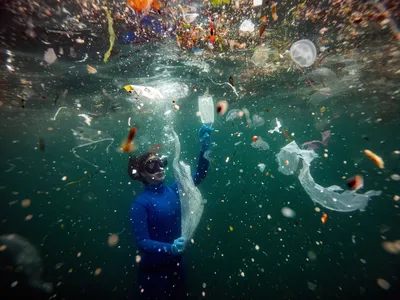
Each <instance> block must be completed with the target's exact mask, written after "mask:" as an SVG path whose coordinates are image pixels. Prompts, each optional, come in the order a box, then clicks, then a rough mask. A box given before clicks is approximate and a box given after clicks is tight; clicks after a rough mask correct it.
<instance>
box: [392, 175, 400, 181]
mask: <svg viewBox="0 0 400 300" xmlns="http://www.w3.org/2000/svg"><path fill="white" fill-rule="evenodd" d="M390 178H392V180H394V181H399V180H400V175H399V174H392V175H390Z"/></svg>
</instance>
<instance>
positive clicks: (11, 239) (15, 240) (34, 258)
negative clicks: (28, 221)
mask: <svg viewBox="0 0 400 300" xmlns="http://www.w3.org/2000/svg"><path fill="white" fill-rule="evenodd" d="M0 248H1V249H2V250H1V251H0V262H2V263H1V265H0V267H5V266H6V265H7V266H8V265H11V266H12V267H13V269H15V270H19V272H20V273H23V274H24V275H25V276H26V278H27V280H28V283H29V285H30V286H31V287H33V288H38V289H41V290H43V291H44V292H46V293H51V292H52V291H53V285H52V284H51V283H48V282H43V281H42V279H41V275H42V272H43V265H42V259H41V258H40V256H39V253H38V251H37V250H36V248H35V247H34V246H33V245H32V244H31V243H30V242H29V241H28V240H27V239H25V238H24V237H22V236H19V235H17V234H7V235H1V236H0ZM10 260H11V261H10ZM3 261H4V263H6V265H4V266H3Z"/></svg>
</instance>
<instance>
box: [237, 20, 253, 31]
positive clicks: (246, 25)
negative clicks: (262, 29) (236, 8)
mask: <svg viewBox="0 0 400 300" xmlns="http://www.w3.org/2000/svg"><path fill="white" fill-rule="evenodd" d="M254 29H255V26H254V24H253V22H251V21H250V20H244V21H243V22H242V24H240V27H239V30H240V31H242V32H250V33H251V32H253V31H254Z"/></svg>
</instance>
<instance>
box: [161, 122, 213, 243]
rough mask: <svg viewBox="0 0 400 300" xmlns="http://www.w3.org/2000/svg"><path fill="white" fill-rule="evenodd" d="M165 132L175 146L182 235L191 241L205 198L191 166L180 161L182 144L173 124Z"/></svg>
mask: <svg viewBox="0 0 400 300" xmlns="http://www.w3.org/2000/svg"><path fill="white" fill-rule="evenodd" d="M165 133H166V136H167V138H168V139H169V141H170V142H172V143H173V145H174V148H175V156H174V159H173V162H172V167H173V169H174V176H175V178H176V180H177V182H178V189H179V197H180V202H181V214H182V225H181V227H182V236H183V237H184V238H186V241H190V239H191V238H192V237H193V235H194V232H195V231H196V228H197V226H198V225H199V222H200V219H201V216H202V214H203V210H204V203H205V202H204V200H203V197H202V196H201V193H200V191H199V189H198V188H197V187H196V186H195V184H194V182H193V177H192V174H191V170H190V166H188V165H186V164H185V163H183V162H182V161H179V158H180V153H181V144H180V141H179V137H178V135H177V134H176V132H175V131H174V130H173V128H172V127H171V126H167V127H166V128H165Z"/></svg>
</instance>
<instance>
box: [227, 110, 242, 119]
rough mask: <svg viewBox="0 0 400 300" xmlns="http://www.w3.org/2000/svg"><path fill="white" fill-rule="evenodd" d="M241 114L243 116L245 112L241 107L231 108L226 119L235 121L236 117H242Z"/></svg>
mask: <svg viewBox="0 0 400 300" xmlns="http://www.w3.org/2000/svg"><path fill="white" fill-rule="evenodd" d="M241 116H243V112H242V111H241V110H240V109H236V108H235V109H231V110H230V111H228V114H227V115H226V120H227V121H233V120H234V119H236V118H240V117H241Z"/></svg>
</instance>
